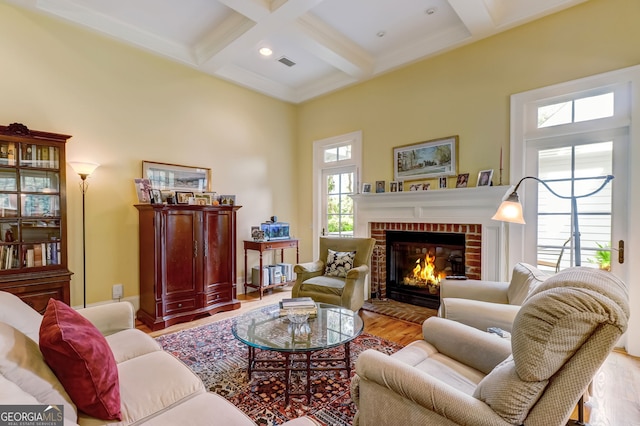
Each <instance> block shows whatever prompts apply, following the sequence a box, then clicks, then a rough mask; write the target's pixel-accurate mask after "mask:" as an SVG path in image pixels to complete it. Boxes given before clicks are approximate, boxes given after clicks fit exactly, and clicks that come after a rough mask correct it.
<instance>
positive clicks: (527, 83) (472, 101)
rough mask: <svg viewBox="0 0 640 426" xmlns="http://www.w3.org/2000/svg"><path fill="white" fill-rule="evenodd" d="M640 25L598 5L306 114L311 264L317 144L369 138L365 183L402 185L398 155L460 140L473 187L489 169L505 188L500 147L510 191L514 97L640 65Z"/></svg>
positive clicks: (630, 11)
mask: <svg viewBox="0 0 640 426" xmlns="http://www.w3.org/2000/svg"><path fill="white" fill-rule="evenodd" d="M638 18H640V2H638V1H637V0H590V1H588V2H586V3H584V4H581V5H579V6H576V7H573V8H570V9H567V10H566V11H563V12H560V13H558V14H555V15H552V16H549V17H547V18H543V19H540V20H538V21H534V22H532V23H530V24H528V25H524V26H522V27H519V28H515V29H513V30H510V31H507V32H504V33H501V34H499V35H497V36H493V37H491V38H488V39H485V40H481V41H479V42H476V43H474V44H471V45H468V46H466V47H462V48H460V49H457V50H454V51H451V52H448V53H445V54H443V55H440V56H437V57H435V58H432V59H428V60H424V61H422V62H419V63H417V64H414V65H412V66H410V67H407V68H404V69H401V70H398V71H395V72H393V73H389V74H386V75H384V76H381V77H379V78H376V79H373V80H371V81H368V82H365V83H363V84H360V85H357V86H354V87H352V88H348V89H345V90H341V91H339V92H336V93H334V94H330V95H327V96H324V97H322V98H319V99H316V100H312V101H309V102H306V103H305V104H303V105H301V106H300V107H299V119H298V126H299V143H300V148H299V149H300V152H299V160H300V176H299V181H300V185H299V193H298V198H299V205H300V211H299V218H300V221H301V222H300V224H299V228H300V230H301V232H300V237H301V239H302V241H303V243H304V244H303V247H302V250H301V252H302V253H303V256H304V257H309V256H310V253H311V251H312V245H311V235H312V228H311V227H312V226H313V224H312V211H311V209H312V198H311V190H310V189H311V179H312V173H311V170H312V144H313V141H315V140H319V139H324V138H327V137H332V136H336V135H340V134H343V133H348V132H352V131H356V130H362V132H363V152H364V154H363V167H362V181H363V182H372V183H373V182H375V181H376V180H386V181H387V182H388V181H391V180H393V168H392V167H393V165H392V150H393V147H395V146H400V145H406V144H411V143H416V142H420V141H426V140H431V139H435V138H441V137H446V136H451V135H459V136H460V143H459V158H458V161H459V164H458V172H459V173H470V176H469V178H470V182H469V185H470V186H475V184H476V180H477V176H478V171H480V170H484V169H494V182H495V183H496V184H497V182H498V179H499V177H498V175H499V172H498V169H499V162H500V148H503V150H504V166H503V167H504V172H503V183H504V184H508V183H509V175H508V170H509V161H508V153H509V118H510V117H509V114H510V111H509V105H510V99H509V97H510V95H512V94H515V93H519V92H523V91H527V90H530V89H534V88H538V87H544V86H548V85H551V84H555V83H560V82H564V81H568V80H573V79H577V78H580V77H585V76H589V75H593V74H597V73H601V72H605V71H610V70H614V69H618V68H623V67H627V66H631V65H636V64H638V63H640V25H638V24H637V22H638ZM434 184H435V188H437V187H438V185H437V182H434V183H432V185H431V186H432V188H433V187H434ZM448 184H449V186H451V185H452V184H454V185H455V179H453V178H451V179H450V180H449V182H448Z"/></svg>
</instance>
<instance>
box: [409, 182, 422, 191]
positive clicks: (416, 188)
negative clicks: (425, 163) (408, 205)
mask: <svg viewBox="0 0 640 426" xmlns="http://www.w3.org/2000/svg"><path fill="white" fill-rule="evenodd" d="M409 191H422V184H421V183H412V184H409Z"/></svg>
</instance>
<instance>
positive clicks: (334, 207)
mask: <svg viewBox="0 0 640 426" xmlns="http://www.w3.org/2000/svg"><path fill="white" fill-rule="evenodd" d="M339 212H340V196H339V195H329V196H328V197H327V213H329V214H337V213H339Z"/></svg>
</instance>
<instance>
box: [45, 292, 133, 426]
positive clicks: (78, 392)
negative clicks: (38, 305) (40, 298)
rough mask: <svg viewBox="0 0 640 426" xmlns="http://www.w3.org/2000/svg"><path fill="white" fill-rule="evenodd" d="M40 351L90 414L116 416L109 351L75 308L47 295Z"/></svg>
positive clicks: (116, 392)
mask: <svg viewBox="0 0 640 426" xmlns="http://www.w3.org/2000/svg"><path fill="white" fill-rule="evenodd" d="M40 351H41V352H42V355H43V356H44V360H45V361H46V362H47V364H49V367H51V369H52V370H53V372H54V373H55V375H56V376H57V377H58V380H60V382H61V383H62V385H63V386H64V388H65V390H66V391H67V393H68V394H69V396H70V397H71V399H72V400H73V402H74V403H75V404H76V405H77V406H78V409H79V410H82V411H84V412H85V413H87V414H89V415H90V416H93V417H97V418H99V419H103V420H120V419H121V414H120V385H119V382H118V367H117V365H116V361H115V358H114V357H113V352H111V348H109V344H108V343H107V341H106V339H105V338H104V336H103V335H102V334H101V333H100V332H99V331H98V329H97V328H96V327H95V326H94V325H93V324H91V323H90V322H89V320H87V319H86V318H84V317H83V316H82V315H80V314H79V313H78V312H76V311H75V310H73V309H72V308H70V307H69V306H67V305H65V304H64V303H62V302H60V301H59V300H55V299H49V303H48V304H47V309H46V311H45V312H44V316H43V318H42V324H41V325H40Z"/></svg>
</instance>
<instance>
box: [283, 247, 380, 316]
mask: <svg viewBox="0 0 640 426" xmlns="http://www.w3.org/2000/svg"><path fill="white" fill-rule="evenodd" d="M375 242H376V240H375V239H374V238H331V237H320V259H319V260H316V261H315V262H308V263H302V264H299V265H296V266H295V268H294V272H295V273H296V274H297V278H296V283H295V284H294V286H293V289H292V290H291V295H292V296H293V297H303V296H308V297H311V298H312V299H313V300H314V301H316V302H321V303H329V304H332V305H338V306H342V307H344V308H347V309H351V310H352V311H354V312H355V311H357V310H359V309H360V308H362V305H363V304H364V296H365V295H364V285H365V278H366V276H367V274H368V273H369V261H370V260H371V254H372V253H373V246H374V244H375ZM336 253H338V254H336Z"/></svg>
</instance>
